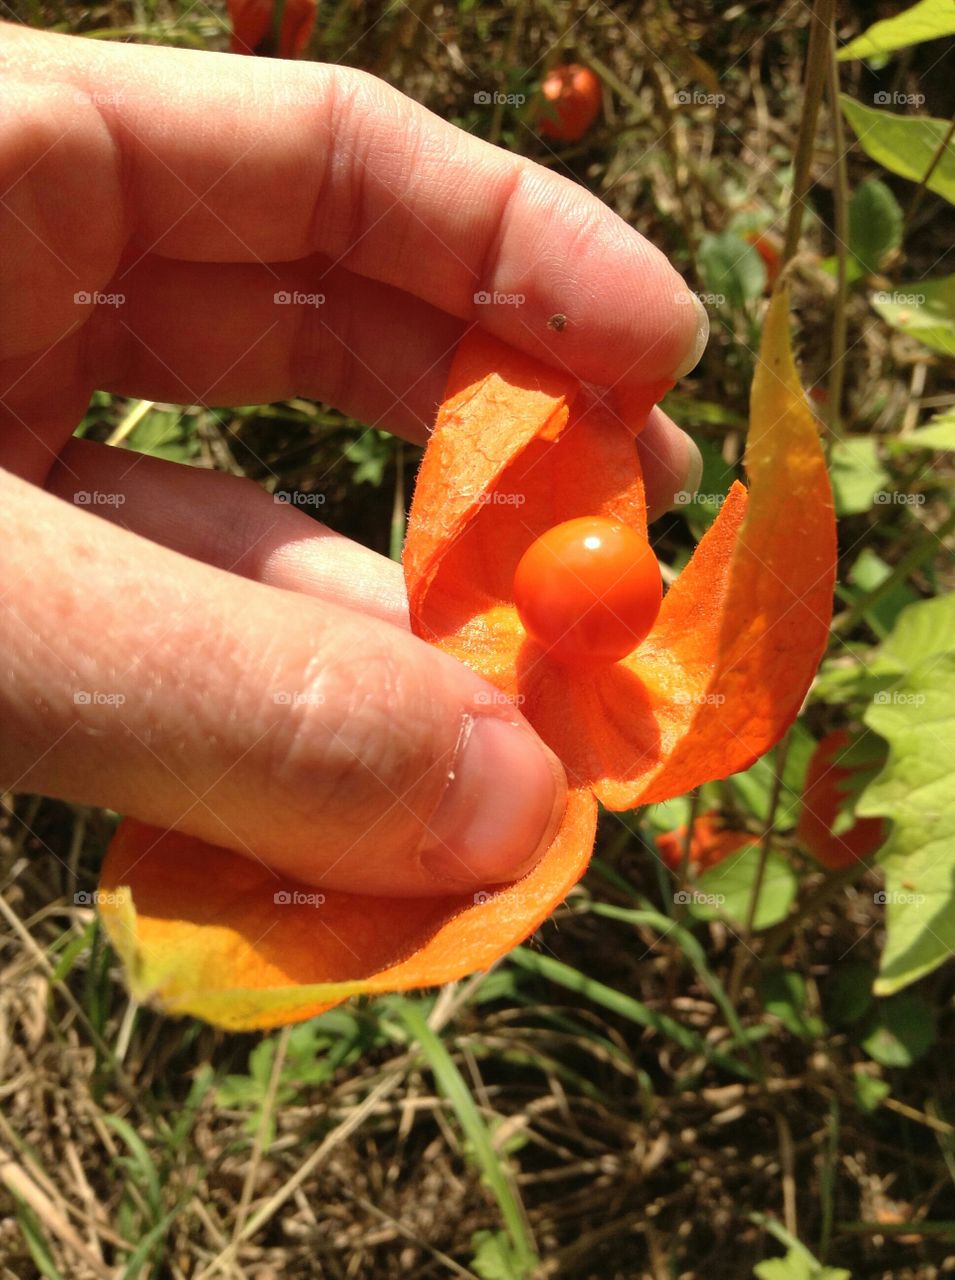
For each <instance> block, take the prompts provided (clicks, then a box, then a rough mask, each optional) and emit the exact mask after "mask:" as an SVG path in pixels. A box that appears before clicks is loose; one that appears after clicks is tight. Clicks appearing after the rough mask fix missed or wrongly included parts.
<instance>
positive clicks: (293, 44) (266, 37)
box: [227, 0, 316, 58]
mask: <svg viewBox="0 0 955 1280" xmlns="http://www.w3.org/2000/svg"><path fill="white" fill-rule="evenodd" d="M275 4H276V0H228V3H227V8H228V11H229V17H230V19H231V21H232V39H231V41H230V44H229V51H230V52H231V53H246V54H257V55H258V56H259V57H266V58H294V57H296V56H297V55H298V54H300V53H301V52H302V50H303V49H304V48H305V46H306V44H308V38H309V36H310V35H311V34H312V28H313V27H314V25H315V8H316V4H315V0H285V5H284V7H283V9H282V26H281V29H280V31H279V33H278V41H277V42H276V38H275V36H276V33H275V30H274V28H275V21H276V14H275Z"/></svg>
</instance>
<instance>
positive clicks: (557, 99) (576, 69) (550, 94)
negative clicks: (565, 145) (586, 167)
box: [537, 62, 603, 142]
mask: <svg viewBox="0 0 955 1280" xmlns="http://www.w3.org/2000/svg"><path fill="white" fill-rule="evenodd" d="M541 93H542V94H543V95H544V106H543V107H542V109H541V118H540V121H539V123H538V126H537V129H538V132H539V133H540V135H541V137H542V138H554V139H555V140H556V141H558V142H577V141H578V140H579V139H580V138H582V137H583V136H584V134H585V133H586V132H587V130H588V129H589V128H590V126H591V125H592V124H593V122H594V121H595V120H596V119H597V117H598V116H599V115H600V106H601V101H602V98H603V94H602V91H601V87H600V80H599V78H598V77H597V76H596V75H595V74H594V72H593V71H591V69H590V68H589V67H583V66H581V65H580V63H578V62H569V63H566V64H565V65H564V66H562V67H554V69H553V70H552V71H549V72H548V73H547V75H546V76H545V77H544V83H543V84H542V85H541Z"/></svg>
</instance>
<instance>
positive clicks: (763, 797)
mask: <svg viewBox="0 0 955 1280" xmlns="http://www.w3.org/2000/svg"><path fill="white" fill-rule="evenodd" d="M815 749H816V740H815V738H814V737H813V736H812V734H811V733H810V732H809V730H808V729H807V728H806V727H805V725H803V724H802V723H800V722H799V721H798V720H797V722H796V723H795V724H794V725H793V727H792V729H791V730H790V736H789V750H788V751H787V752H786V764H785V767H784V769H783V786H782V791H781V793H780V796H779V803H778V805H777V808H776V824H777V826H779V827H791V826H794V825H795V823H796V822H797V820H798V818H799V811H800V809H801V808H802V792H803V782H804V780H805V777H806V768H807V766H808V764H809V760H810V757H811V756H812V753H813V751H815ZM727 781H728V783H729V785H730V786H731V787H732V789H733V792H734V794H735V795H736V797H737V798H738V800H739V802H740V804H741V805H742V807H743V808H744V809H746V811H747V812H748V813H750V814H752V816H753V817H754V818H758V819H759V821H760V822H766V821H768V819H769V811H770V807H771V804H772V793H773V789H774V787H775V782H776V766H775V761H774V758H773V756H772V755H771V754H770V755H765V756H762V757H761V758H760V759H759V760H757V761H756V763H755V764H753V765H750V767H749V768H748V769H746V770H745V771H744V772H743V773H736V774H734V775H733V776H732V778H729V779H727Z"/></svg>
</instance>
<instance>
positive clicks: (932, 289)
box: [869, 275, 955, 356]
mask: <svg viewBox="0 0 955 1280" xmlns="http://www.w3.org/2000/svg"><path fill="white" fill-rule="evenodd" d="M869 301H870V302H871V303H872V306H873V307H874V308H875V310H876V311H877V312H878V313H879V315H880V316H881V317H882V319H883V320H884V321H885V322H886V324H889V325H891V326H892V328H893V329H897V330H898V331H899V333H908V334H910V335H911V336H912V337H913V338H917V339H918V340H919V342H924V343H925V345H926V346H927V347H931V348H932V350H933V351H939V352H941V353H942V355H947V356H955V275H951V276H943V277H942V279H940V280H919V281H917V282H916V283H915V284H900V285H899V286H898V287H897V288H896V289H893V290H891V291H889V290H882V291H880V292H878V293H873V294H872V296H871V297H870V299H869Z"/></svg>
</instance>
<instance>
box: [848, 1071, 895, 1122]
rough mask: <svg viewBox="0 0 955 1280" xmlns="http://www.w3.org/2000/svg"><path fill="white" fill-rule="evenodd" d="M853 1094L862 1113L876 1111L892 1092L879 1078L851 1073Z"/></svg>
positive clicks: (886, 1082) (888, 1085)
mask: <svg viewBox="0 0 955 1280" xmlns="http://www.w3.org/2000/svg"><path fill="white" fill-rule="evenodd" d="M852 1086H853V1092H854V1093H855V1096H856V1102H857V1103H858V1104H859V1106H860V1107H861V1109H862V1110H863V1111H868V1112H872V1111H878V1109H879V1107H881V1106H882V1103H883V1102H884V1101H885V1100H886V1098H887V1097H888V1096H889V1094H890V1093H891V1092H892V1086H891V1085H890V1084H889V1082H888V1081H887V1080H883V1079H882V1078H881V1077H880V1076H870V1075H867V1074H866V1072H865V1071H854V1072H853V1073H852Z"/></svg>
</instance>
